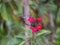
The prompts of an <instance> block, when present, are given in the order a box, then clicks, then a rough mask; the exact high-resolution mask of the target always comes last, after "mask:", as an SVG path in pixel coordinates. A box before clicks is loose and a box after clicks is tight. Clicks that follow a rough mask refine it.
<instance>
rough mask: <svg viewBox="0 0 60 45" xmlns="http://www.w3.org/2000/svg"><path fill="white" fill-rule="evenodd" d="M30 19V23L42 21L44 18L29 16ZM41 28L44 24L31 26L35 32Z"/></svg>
mask: <svg viewBox="0 0 60 45" xmlns="http://www.w3.org/2000/svg"><path fill="white" fill-rule="evenodd" d="M28 21H29V22H30V23H32V22H36V21H38V22H42V18H33V17H29V19H28ZM40 29H42V25H40V24H37V25H36V26H34V27H32V26H31V30H32V32H33V33H35V32H37V31H39V30H40Z"/></svg>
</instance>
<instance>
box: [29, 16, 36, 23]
mask: <svg viewBox="0 0 60 45" xmlns="http://www.w3.org/2000/svg"><path fill="white" fill-rule="evenodd" d="M28 21H29V22H35V21H36V18H33V17H29V19H28Z"/></svg>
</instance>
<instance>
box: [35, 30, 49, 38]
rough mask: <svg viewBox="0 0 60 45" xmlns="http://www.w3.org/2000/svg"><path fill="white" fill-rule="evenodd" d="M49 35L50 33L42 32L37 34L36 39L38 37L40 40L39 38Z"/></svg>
mask: <svg viewBox="0 0 60 45" xmlns="http://www.w3.org/2000/svg"><path fill="white" fill-rule="evenodd" d="M48 34H50V31H47V30H42V32H40V33H38V34H36V37H37V38H38V37H43V36H45V35H48Z"/></svg>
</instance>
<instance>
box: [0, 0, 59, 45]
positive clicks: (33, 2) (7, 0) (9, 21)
mask: <svg viewBox="0 0 60 45" xmlns="http://www.w3.org/2000/svg"><path fill="white" fill-rule="evenodd" d="M38 3H40V4H38ZM23 6H24V5H23V0H0V45H24V44H25V42H26V40H27V39H26V38H25V35H24V33H25V30H26V29H25V27H24V23H22V20H21V19H20V16H23V13H24V12H23V11H24V9H23V8H24V7H23ZM29 6H30V14H31V16H32V17H36V16H37V15H38V12H37V10H39V11H40V14H39V16H40V17H42V18H43V22H42V23H43V26H45V27H48V23H49V18H48V16H47V8H48V7H49V6H50V7H52V14H53V18H54V17H55V13H56V8H57V1H56V0H55V1H54V2H53V3H51V2H50V1H49V0H29ZM37 6H38V7H39V8H37ZM59 12H60V9H59ZM59 12H58V18H57V21H56V22H57V25H56V28H57V30H56V40H55V44H56V45H60V35H59V34H60V13H59ZM28 32H29V35H30V37H29V39H32V40H31V45H37V44H38V45H46V44H45V42H44V41H43V40H41V39H42V38H43V37H44V36H47V35H48V34H50V33H51V30H50V29H49V30H46V29H44V28H43V29H42V30H41V31H39V32H37V33H36V34H35V35H34V36H35V37H36V38H37V40H36V41H37V42H34V40H33V35H32V31H31V30H30V29H28Z"/></svg>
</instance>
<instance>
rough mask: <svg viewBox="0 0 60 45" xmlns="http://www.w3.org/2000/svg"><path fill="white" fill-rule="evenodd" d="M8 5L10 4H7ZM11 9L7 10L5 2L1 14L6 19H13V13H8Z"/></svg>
mask: <svg viewBox="0 0 60 45" xmlns="http://www.w3.org/2000/svg"><path fill="white" fill-rule="evenodd" d="M7 7H8V6H7ZM8 12H9V10H8V11H7V8H6V5H5V4H4V3H3V4H2V7H1V16H2V18H3V19H4V20H6V21H9V20H11V19H12V18H11V15H10V14H9V13H8Z"/></svg>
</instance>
